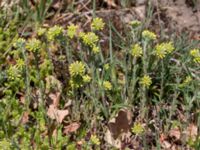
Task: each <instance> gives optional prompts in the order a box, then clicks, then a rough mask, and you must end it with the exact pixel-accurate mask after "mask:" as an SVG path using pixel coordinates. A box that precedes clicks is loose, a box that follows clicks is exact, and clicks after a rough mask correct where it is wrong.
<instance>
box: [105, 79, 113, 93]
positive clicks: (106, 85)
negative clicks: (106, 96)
mask: <svg viewBox="0 0 200 150" xmlns="http://www.w3.org/2000/svg"><path fill="white" fill-rule="evenodd" d="M103 88H104V90H106V91H110V90H111V89H112V84H111V83H110V82H109V81H103Z"/></svg>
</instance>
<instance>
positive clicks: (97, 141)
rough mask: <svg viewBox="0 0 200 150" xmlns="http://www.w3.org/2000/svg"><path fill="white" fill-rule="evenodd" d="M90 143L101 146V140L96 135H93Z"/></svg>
mask: <svg viewBox="0 0 200 150" xmlns="http://www.w3.org/2000/svg"><path fill="white" fill-rule="evenodd" d="M90 141H91V143H92V144H94V145H100V144H101V143H100V140H99V138H98V137H97V136H96V135H91V137H90Z"/></svg>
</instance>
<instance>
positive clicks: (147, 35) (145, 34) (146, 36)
mask: <svg viewBox="0 0 200 150" xmlns="http://www.w3.org/2000/svg"><path fill="white" fill-rule="evenodd" d="M142 37H143V38H144V39H148V40H155V39H156V34H155V33H153V32H151V31H149V30H144V31H143V32H142Z"/></svg>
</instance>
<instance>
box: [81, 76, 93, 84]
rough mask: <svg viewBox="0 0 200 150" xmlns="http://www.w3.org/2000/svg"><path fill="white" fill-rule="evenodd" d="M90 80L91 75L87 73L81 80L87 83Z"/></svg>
mask: <svg viewBox="0 0 200 150" xmlns="http://www.w3.org/2000/svg"><path fill="white" fill-rule="evenodd" d="M90 81H91V77H90V76H89V75H84V76H83V82H84V83H89V82H90Z"/></svg>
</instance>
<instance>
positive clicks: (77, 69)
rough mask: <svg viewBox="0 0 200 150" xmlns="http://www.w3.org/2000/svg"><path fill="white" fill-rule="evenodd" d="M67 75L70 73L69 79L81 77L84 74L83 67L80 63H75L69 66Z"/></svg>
mask: <svg viewBox="0 0 200 150" xmlns="http://www.w3.org/2000/svg"><path fill="white" fill-rule="evenodd" d="M69 73H70V75H71V77H75V76H78V75H79V76H83V75H84V73H85V65H84V64H83V63H82V62H80V61H76V62H74V63H72V64H70V66H69Z"/></svg>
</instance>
